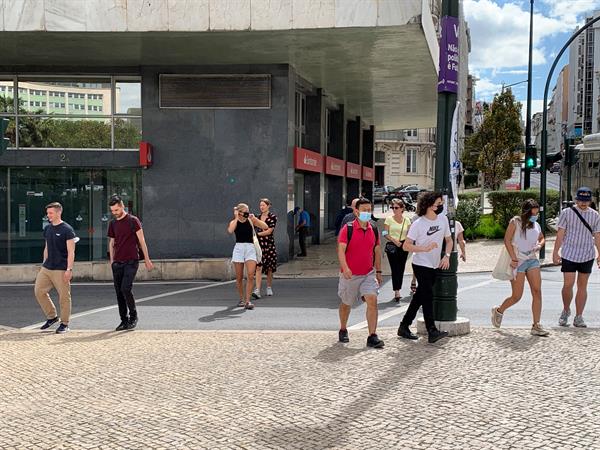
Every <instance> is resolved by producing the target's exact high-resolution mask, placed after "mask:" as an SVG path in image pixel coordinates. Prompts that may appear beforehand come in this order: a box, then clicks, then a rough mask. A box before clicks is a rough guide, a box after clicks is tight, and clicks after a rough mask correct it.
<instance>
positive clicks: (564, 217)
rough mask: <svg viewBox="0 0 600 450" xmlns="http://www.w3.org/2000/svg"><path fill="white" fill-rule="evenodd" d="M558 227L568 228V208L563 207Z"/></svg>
mask: <svg viewBox="0 0 600 450" xmlns="http://www.w3.org/2000/svg"><path fill="white" fill-rule="evenodd" d="M557 227H558V228H567V210H566V209H563V210H562V211H561V212H560V217H559V218H558V225H557Z"/></svg>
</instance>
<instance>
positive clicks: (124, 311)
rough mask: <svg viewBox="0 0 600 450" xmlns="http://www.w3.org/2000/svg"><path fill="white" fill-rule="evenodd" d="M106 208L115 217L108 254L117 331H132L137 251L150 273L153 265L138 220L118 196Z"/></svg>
mask: <svg viewBox="0 0 600 450" xmlns="http://www.w3.org/2000/svg"><path fill="white" fill-rule="evenodd" d="M109 205H110V212H111V213H112V214H113V216H114V217H115V219H114V220H112V221H111V222H110V224H109V226H108V237H109V243H108V251H109V254H110V265H111V269H112V273H113V281H114V284H115V291H116V293H117V303H118V305H119V315H120V316H121V323H120V324H119V326H118V327H117V331H122V330H132V329H134V328H135V327H136V325H137V322H138V315H137V310H136V308H135V299H134V298H133V292H132V291H131V289H132V287H133V280H134V279H135V274H136V273H137V270H138V266H139V260H140V251H141V252H143V258H144V264H145V265H146V269H148V270H152V269H153V268H154V264H152V261H151V260H150V256H149V254H148V246H147V245H146V240H145V239H144V231H143V230H142V224H141V222H140V220H139V219H138V218H137V217H135V216H133V215H131V214H128V213H127V212H126V211H125V207H124V205H123V200H121V197H119V196H118V195H115V196H113V197H112V198H111V199H110V203H109ZM128 310H129V312H128Z"/></svg>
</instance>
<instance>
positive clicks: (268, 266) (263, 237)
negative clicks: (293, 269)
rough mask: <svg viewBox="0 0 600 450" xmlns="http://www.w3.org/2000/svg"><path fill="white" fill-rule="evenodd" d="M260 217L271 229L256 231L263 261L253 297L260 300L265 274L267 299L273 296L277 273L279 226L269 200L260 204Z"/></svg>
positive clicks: (258, 267) (257, 273) (257, 268)
mask: <svg viewBox="0 0 600 450" xmlns="http://www.w3.org/2000/svg"><path fill="white" fill-rule="evenodd" d="M259 207H260V212H261V214H260V216H259V219H260V220H262V221H264V222H265V223H266V224H267V225H268V226H269V228H268V229H267V230H265V231H263V230H260V229H256V235H257V236H258V242H259V243H260V248H261V249H262V261H261V263H260V264H258V266H257V267H256V288H255V289H254V292H253V293H252V297H254V298H255V299H256V298H260V286H261V282H262V274H263V272H264V273H266V274H267V297H270V296H272V295H273V273H275V271H277V249H276V248H275V236H274V235H273V233H274V232H275V226H276V225H277V216H276V215H275V214H273V213H272V212H271V211H270V209H271V201H270V200H269V199H268V198H263V199H261V200H260V203H259Z"/></svg>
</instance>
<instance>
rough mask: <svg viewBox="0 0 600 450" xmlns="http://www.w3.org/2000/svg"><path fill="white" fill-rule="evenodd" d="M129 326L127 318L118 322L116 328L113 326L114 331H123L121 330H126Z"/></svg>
mask: <svg viewBox="0 0 600 450" xmlns="http://www.w3.org/2000/svg"><path fill="white" fill-rule="evenodd" d="M128 328H129V320H122V321H121V323H120V324H119V326H118V327H117V328H115V331H123V330H127V329H128Z"/></svg>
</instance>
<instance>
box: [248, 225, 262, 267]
mask: <svg viewBox="0 0 600 450" xmlns="http://www.w3.org/2000/svg"><path fill="white" fill-rule="evenodd" d="M250 225H251V226H252V243H253V244H254V250H255V251H256V262H257V263H258V264H260V263H261V262H262V248H260V243H259V242H258V236H257V235H256V230H255V229H254V225H252V224H250Z"/></svg>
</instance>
